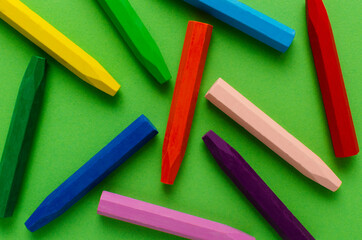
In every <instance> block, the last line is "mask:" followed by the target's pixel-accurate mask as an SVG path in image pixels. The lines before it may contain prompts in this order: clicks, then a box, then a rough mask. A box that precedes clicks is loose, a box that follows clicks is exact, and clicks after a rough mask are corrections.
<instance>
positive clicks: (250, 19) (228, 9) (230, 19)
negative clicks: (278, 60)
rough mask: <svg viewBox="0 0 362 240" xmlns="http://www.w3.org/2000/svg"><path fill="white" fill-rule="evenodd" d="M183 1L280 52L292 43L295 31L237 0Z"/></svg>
mask: <svg viewBox="0 0 362 240" xmlns="http://www.w3.org/2000/svg"><path fill="white" fill-rule="evenodd" d="M184 1H185V2H187V3H189V4H191V5H193V6H195V7H197V8H199V9H201V10H203V11H205V12H207V13H208V14H210V15H212V16H214V17H215V18H217V19H219V20H221V21H223V22H225V23H227V24H229V25H230V26H232V27H234V28H236V29H238V30H240V31H242V32H244V33H246V34H248V35H249V36H251V37H253V38H255V39H257V40H259V41H261V42H263V43H265V44H266V45H268V46H270V47H272V48H274V49H276V50H278V51H280V52H285V51H286V50H287V49H288V48H289V46H290V45H291V44H292V42H293V39H294V36H295V30H293V29H291V28H289V27H287V26H285V25H284V24H282V23H280V22H278V21H276V20H274V19H272V18H270V17H268V16H266V15H264V14H263V13H261V12H258V11H256V10H255V9H253V8H251V7H249V6H247V5H245V4H244V3H242V2H240V1H239V0H222V1H221V0H184Z"/></svg>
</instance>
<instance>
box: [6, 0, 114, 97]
mask: <svg viewBox="0 0 362 240" xmlns="http://www.w3.org/2000/svg"><path fill="white" fill-rule="evenodd" d="M0 18H2V19H3V20H4V21H5V22H7V23H8V24H9V25H10V26H12V27H13V28H15V29H16V30H17V31H18V32H20V33H21V34H23V35H24V36H25V37H26V38H28V39H29V40H30V41H32V42H33V43H34V44H36V45H37V46H38V47H40V48H41V49H43V50H44V51H45V52H46V53H48V54H49V55H50V56H51V57H53V58H54V59H55V60H57V61H58V62H59V63H61V64H62V65H64V66H65V67H66V68H68V69H69V70H70V71H72V72H73V73H74V74H75V75H77V76H78V77H79V78H81V79H82V80H84V81H85V82H87V83H89V84H90V85H92V86H94V87H96V88H98V89H100V90H102V91H103V92H105V93H107V94H109V95H111V96H113V95H115V94H116V92H117V91H118V89H119V88H120V85H119V84H118V83H117V82H116V80H114V79H113V78H112V76H111V75H110V74H109V73H108V72H107V71H106V70H105V69H104V68H103V67H102V66H101V65H100V64H99V63H98V62H97V61H96V60H95V59H94V58H92V57H91V56H89V55H88V54H87V53H86V52H85V51H83V50H82V49H81V48H80V47H78V46H77V45H76V44H74V43H73V42H72V41H71V40H69V39H68V38H67V37H66V36H64V35H63V34H62V33H60V32H59V31H58V30H57V29H55V28H54V27H53V26H52V25H50V24H49V23H48V22H46V21H45V20H44V19H42V18H41V17H40V16H39V15H37V14H36V13H35V12H33V11H32V10H31V9H29V8H28V7H27V6H26V5H24V4H23V3H22V2H20V1H19V0H0Z"/></svg>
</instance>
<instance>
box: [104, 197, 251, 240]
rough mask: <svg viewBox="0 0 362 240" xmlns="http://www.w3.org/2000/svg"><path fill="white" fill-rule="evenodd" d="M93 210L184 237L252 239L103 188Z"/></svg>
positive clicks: (209, 222)
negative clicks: (96, 205) (96, 208)
mask: <svg viewBox="0 0 362 240" xmlns="http://www.w3.org/2000/svg"><path fill="white" fill-rule="evenodd" d="M97 213H98V214H100V215H103V216H106V217H110V218H114V219H118V220H121V221H125V222H129V223H132V224H137V225H140V226H144V227H148V228H152V229H155V230H158V231H162V232H166V233H170V234H173V235H176V236H180V237H184V238H188V239H204V240H233V239H234V240H237V239H238V240H255V238H254V237H252V236H249V235H248V234H246V233H243V232H241V231H239V230H237V229H235V228H232V227H229V226H226V225H224V224H221V223H217V222H213V221H210V220H206V219H203V218H199V217H195V216H192V215H189V214H186V213H182V212H178V211H175V210H171V209H168V208H164V207H160V206H157V205H153V204H150V203H147V202H143V201H139V200H136V199H132V198H128V197H125V196H121V195H118V194H114V193H110V192H107V191H103V193H102V196H101V199H100V201H99V205H98V210H97Z"/></svg>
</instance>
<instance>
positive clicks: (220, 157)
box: [202, 131, 314, 240]
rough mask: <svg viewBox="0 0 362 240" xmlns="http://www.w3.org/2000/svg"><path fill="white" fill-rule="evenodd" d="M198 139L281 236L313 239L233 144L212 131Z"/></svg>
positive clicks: (294, 238) (300, 239)
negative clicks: (201, 140) (202, 141)
mask: <svg viewBox="0 0 362 240" xmlns="http://www.w3.org/2000/svg"><path fill="white" fill-rule="evenodd" d="M202 139H203V140H204V142H205V144H206V146H207V148H208V149H209V151H210V152H211V154H212V156H213V157H214V158H215V160H216V162H217V163H218V164H219V165H220V167H221V169H222V170H223V171H224V172H225V173H226V175H228V177H229V178H230V179H231V180H232V181H233V182H234V184H235V185H236V186H237V187H238V188H239V190H240V191H241V192H242V193H243V194H244V195H245V196H246V197H247V199H248V200H249V201H250V202H251V203H252V204H253V205H254V207H255V208H256V209H257V210H258V211H259V212H260V214H261V215H263V217H264V218H265V219H266V220H267V221H268V222H269V223H270V225H271V226H272V227H273V228H274V229H275V230H276V231H277V232H278V233H279V235H280V236H281V237H282V238H283V239H289V240H297V239H298V240H302V239H304V240H307V239H314V238H313V236H312V235H311V234H310V233H309V232H308V231H307V229H305V228H304V226H303V225H302V224H301V223H300V222H299V221H298V219H297V218H296V217H295V216H294V215H293V213H291V212H290V211H289V209H288V208H287V207H286V206H285V205H284V203H283V202H282V201H281V200H280V199H279V198H278V197H277V195H275V194H274V192H273V191H272V190H271V189H270V188H269V187H268V185H266V183H265V182H264V181H263V180H262V179H261V178H260V177H259V175H258V174H257V173H256V172H255V171H254V170H253V169H252V168H251V167H250V165H249V164H248V163H247V162H246V161H245V160H244V158H243V157H242V156H240V154H239V153H238V152H237V151H236V150H235V149H234V148H232V147H231V146H230V145H229V144H227V143H226V142H225V141H224V140H223V139H222V138H221V137H219V136H218V135H217V134H216V133H214V132H213V131H209V132H208V133H206V134H205V135H204V136H203V137H202Z"/></svg>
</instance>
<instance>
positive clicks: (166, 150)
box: [161, 21, 212, 184]
mask: <svg viewBox="0 0 362 240" xmlns="http://www.w3.org/2000/svg"><path fill="white" fill-rule="evenodd" d="M211 33H212V26H211V25H209V24H206V23H200V22H194V21H190V22H189V24H188V27H187V32H186V37H185V42H184V47H183V50H182V55H181V62H180V66H179V71H178V75H177V79H176V86H175V90H174V93H173V98H172V104H171V110H170V115H169V118H168V123H167V129H166V135H165V140H164V142H163V149H162V176H161V182H163V183H166V184H173V183H174V181H175V178H176V175H177V172H178V170H179V168H180V165H181V162H182V159H183V157H184V155H185V151H186V146H187V141H188V138H189V134H190V129H191V124H192V119H193V117H194V112H195V107H196V102H197V96H198V94H199V89H200V84H201V78H202V73H203V71H204V66H205V61H206V55H207V51H208V48H209V43H210V39H211Z"/></svg>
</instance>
